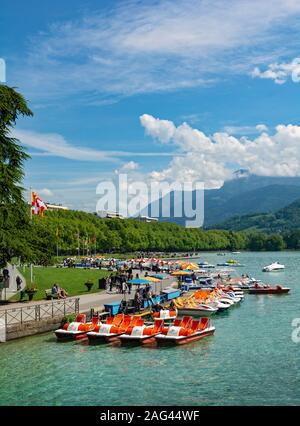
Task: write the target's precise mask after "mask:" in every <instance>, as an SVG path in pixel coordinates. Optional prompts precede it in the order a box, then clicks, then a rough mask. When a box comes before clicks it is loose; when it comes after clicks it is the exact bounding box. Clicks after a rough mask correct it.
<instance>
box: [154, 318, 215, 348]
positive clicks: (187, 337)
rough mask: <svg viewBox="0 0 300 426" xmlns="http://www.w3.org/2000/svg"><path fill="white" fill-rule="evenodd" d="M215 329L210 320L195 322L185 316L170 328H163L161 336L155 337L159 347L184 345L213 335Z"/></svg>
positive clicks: (202, 319) (204, 319)
mask: <svg viewBox="0 0 300 426" xmlns="http://www.w3.org/2000/svg"><path fill="white" fill-rule="evenodd" d="M214 332H215V327H213V326H211V325H210V322H209V318H201V319H200V320H193V318H192V317H190V316H185V317H184V318H183V319H182V320H179V319H177V320H175V321H174V323H173V324H172V325H170V326H169V327H163V328H162V331H161V333H160V334H158V335H156V336H155V340H156V342H157V344H158V345H183V344H186V343H190V342H194V341H196V340H200V339H202V338H203V337H207V336H210V335H212V334H213V333H214Z"/></svg>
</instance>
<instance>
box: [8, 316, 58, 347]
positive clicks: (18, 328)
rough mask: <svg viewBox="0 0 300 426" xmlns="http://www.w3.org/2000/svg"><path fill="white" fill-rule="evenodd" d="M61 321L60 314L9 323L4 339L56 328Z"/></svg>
mask: <svg viewBox="0 0 300 426" xmlns="http://www.w3.org/2000/svg"><path fill="white" fill-rule="evenodd" d="M61 321H62V317H61V316H60V317H54V318H47V319H43V320H40V321H28V322H24V323H23V324H21V323H19V324H14V325H10V326H8V327H7V329H6V341H8V340H13V339H18V338H19V337H25V336H32V335H34V334H40V333H46V332H47V331H53V330H56V329H57V328H59V327H60V325H61Z"/></svg>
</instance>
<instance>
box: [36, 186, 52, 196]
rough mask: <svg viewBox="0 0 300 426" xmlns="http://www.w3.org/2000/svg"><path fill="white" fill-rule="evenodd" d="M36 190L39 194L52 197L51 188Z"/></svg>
mask: <svg viewBox="0 0 300 426" xmlns="http://www.w3.org/2000/svg"><path fill="white" fill-rule="evenodd" d="M37 192H38V194H39V195H45V196H46V197H53V195H54V194H53V192H52V191H51V189H48V188H43V189H39V190H38V191H37Z"/></svg>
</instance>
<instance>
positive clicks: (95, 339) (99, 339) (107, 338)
mask: <svg viewBox="0 0 300 426" xmlns="http://www.w3.org/2000/svg"><path fill="white" fill-rule="evenodd" d="M122 334H124V333H119V334H113V335H105V334H99V333H97V332H90V333H88V334H87V337H88V339H89V343H90V344H91V345H96V344H104V343H112V342H116V341H117V340H119V337H120V336H121V335H122Z"/></svg>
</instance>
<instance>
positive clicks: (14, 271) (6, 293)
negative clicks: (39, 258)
mask: <svg viewBox="0 0 300 426" xmlns="http://www.w3.org/2000/svg"><path fill="white" fill-rule="evenodd" d="M6 269H8V270H9V288H7V289H2V290H0V300H2V301H3V300H8V299H9V298H10V297H12V296H14V295H15V294H17V293H18V292H19V291H21V290H22V289H23V288H25V287H26V280H25V278H24V277H23V275H22V274H21V272H20V271H19V270H18V268H17V267H16V265H11V264H8V266H7V267H6ZM18 275H19V277H20V278H21V280H22V284H21V289H20V290H19V291H18V290H17V283H16V278H17V276H18Z"/></svg>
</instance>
